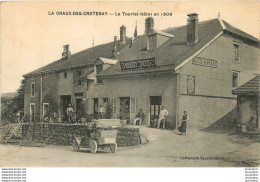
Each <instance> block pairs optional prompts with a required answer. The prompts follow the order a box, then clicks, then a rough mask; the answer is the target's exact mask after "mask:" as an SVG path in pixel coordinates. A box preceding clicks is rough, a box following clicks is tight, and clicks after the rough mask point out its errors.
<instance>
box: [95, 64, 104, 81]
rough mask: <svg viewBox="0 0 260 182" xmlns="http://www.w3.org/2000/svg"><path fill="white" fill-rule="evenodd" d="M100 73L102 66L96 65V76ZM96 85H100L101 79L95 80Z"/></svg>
mask: <svg viewBox="0 0 260 182" xmlns="http://www.w3.org/2000/svg"><path fill="white" fill-rule="evenodd" d="M101 71H103V65H102V64H100V65H96V72H97V74H99V73H100V72H101ZM97 83H102V79H101V78H97Z"/></svg>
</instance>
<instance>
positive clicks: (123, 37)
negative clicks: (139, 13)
mask: <svg viewBox="0 0 260 182" xmlns="http://www.w3.org/2000/svg"><path fill="white" fill-rule="evenodd" d="M120 43H122V44H125V43H126V27H125V26H124V25H122V26H121V27H120Z"/></svg>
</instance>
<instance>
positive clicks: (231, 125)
mask: <svg viewBox="0 0 260 182" xmlns="http://www.w3.org/2000/svg"><path fill="white" fill-rule="evenodd" d="M236 126H237V121H236V120H234V119H233V110H232V111H230V112H228V113H227V114H226V115H224V116H223V117H222V118H220V119H218V120H217V121H216V122H214V123H213V124H211V125H210V126H208V127H206V128H203V129H201V131H204V132H207V133H218V134H230V133H232V132H234V131H235V130H236Z"/></svg>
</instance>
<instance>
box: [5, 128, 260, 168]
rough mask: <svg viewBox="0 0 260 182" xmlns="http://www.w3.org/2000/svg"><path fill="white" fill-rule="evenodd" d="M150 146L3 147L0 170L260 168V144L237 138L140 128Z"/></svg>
mask: <svg viewBox="0 0 260 182" xmlns="http://www.w3.org/2000/svg"><path fill="white" fill-rule="evenodd" d="M140 132H141V133H142V134H144V135H146V136H147V138H148V140H149V143H148V144H145V145H141V146H137V147H121V148H118V151H117V153H115V154H114V153H110V151H109V150H108V149H107V150H105V151H101V150H99V151H98V153H97V154H91V153H90V152H89V150H82V151H81V152H73V151H72V147H70V146H54V145H48V146H45V147H21V146H16V145H3V144H1V145H0V165H1V167H7V166H8V167H9V166H17V167H18V166H22V167H41V166H45V167H102V166H103V167H199V166H201V167H235V166H237V167H242V166H258V165H259V154H258V153H259V149H260V148H259V147H260V144H259V143H252V141H250V140H247V139H241V138H239V137H238V136H237V135H227V134H215V133H206V132H202V131H199V130H193V131H192V130H190V131H189V133H188V134H187V135H186V136H183V135H177V134H176V133H174V132H173V131H172V130H161V129H154V128H149V127H146V126H141V127H140Z"/></svg>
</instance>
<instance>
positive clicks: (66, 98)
mask: <svg viewBox="0 0 260 182" xmlns="http://www.w3.org/2000/svg"><path fill="white" fill-rule="evenodd" d="M70 103H71V95H61V96H60V111H61V118H62V120H63V121H66V120H67V119H68V118H67V108H68V106H69V104H70Z"/></svg>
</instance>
